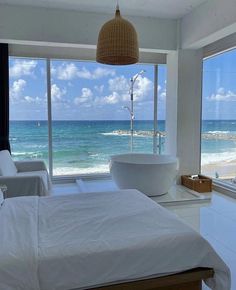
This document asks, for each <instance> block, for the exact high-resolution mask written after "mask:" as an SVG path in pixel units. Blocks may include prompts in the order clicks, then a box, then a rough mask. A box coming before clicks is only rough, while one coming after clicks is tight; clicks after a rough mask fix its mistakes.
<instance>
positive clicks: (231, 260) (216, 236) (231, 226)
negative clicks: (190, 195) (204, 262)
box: [167, 192, 236, 290]
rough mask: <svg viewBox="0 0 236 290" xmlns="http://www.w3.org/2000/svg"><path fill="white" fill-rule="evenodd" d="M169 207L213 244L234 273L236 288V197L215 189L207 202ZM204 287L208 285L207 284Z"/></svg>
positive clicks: (233, 284)
mask: <svg viewBox="0 0 236 290" xmlns="http://www.w3.org/2000/svg"><path fill="white" fill-rule="evenodd" d="M167 208H168V209H169V210H170V211H172V212H174V213H175V214H177V215H178V216H179V217H180V218H181V219H182V220H183V221H184V222H185V223H187V224H188V225H190V226H191V227H192V228H194V229H195V230H197V231H199V232H200V233H201V235H202V236H203V237H204V238H205V239H207V240H208V241H209V242H210V243H211V245H212V246H213V247H214V248H215V250H216V252H217V253H218V254H219V255H220V257H221V258H222V259H223V260H224V262H225V263H226V264H227V265H228V266H229V268H230V270H231V276H232V288H231V290H236V199H233V198H230V197H227V196H225V195H222V194H219V193H217V192H213V193H212V199H211V202H209V203H208V204H204V205H203V204H199V205H197V204H195V205H191V204H189V205H184V206H168V207H167ZM203 289H204V290H207V289H209V288H208V287H206V286H204V287H203ZM222 290H223V289H222Z"/></svg>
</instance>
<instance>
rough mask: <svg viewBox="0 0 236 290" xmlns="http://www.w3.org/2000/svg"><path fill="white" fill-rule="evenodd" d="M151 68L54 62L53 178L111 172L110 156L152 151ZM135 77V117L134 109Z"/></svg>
mask: <svg viewBox="0 0 236 290" xmlns="http://www.w3.org/2000/svg"><path fill="white" fill-rule="evenodd" d="M153 77H154V70H153V66H152V65H132V66H128V67H124V66H113V67H111V66H106V65H100V64H97V63H94V62H80V61H65V60H63V61H62V60H53V61H51V86H52V90H51V94H52V119H53V122H52V132H53V136H52V139H53V174H54V175H62V174H87V173H104V172H108V171H109V167H108V162H109V157H110V156H111V155H113V154H119V153H125V152H129V151H130V150H131V148H130V147H131V134H130V129H131V118H132V116H133V129H134V134H133V151H134V152H152V150H153V145H152V144H153V143H152V142H153V138H152V130H153V81H154V80H153ZM131 78H133V112H132V104H131V89H132V87H131Z"/></svg>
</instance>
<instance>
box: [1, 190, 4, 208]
mask: <svg viewBox="0 0 236 290" xmlns="http://www.w3.org/2000/svg"><path fill="white" fill-rule="evenodd" d="M3 202H4V196H3V192H2V190H1V189H0V206H1V205H2V204H3Z"/></svg>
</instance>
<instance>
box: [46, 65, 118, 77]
mask: <svg viewBox="0 0 236 290" xmlns="http://www.w3.org/2000/svg"><path fill="white" fill-rule="evenodd" d="M51 73H52V75H53V76H56V77H57V78H58V79H60V80H73V79H75V78H82V79H89V80H95V79H100V78H103V77H105V76H114V75H115V71H114V70H113V69H109V68H101V67H98V68H96V69H94V70H92V71H90V70H88V69H87V68H85V67H82V68H79V67H78V66H76V65H75V63H72V62H71V63H62V64H61V65H60V66H58V67H53V68H52V69H51Z"/></svg>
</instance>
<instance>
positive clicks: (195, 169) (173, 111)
mask: <svg viewBox="0 0 236 290" xmlns="http://www.w3.org/2000/svg"><path fill="white" fill-rule="evenodd" d="M167 69H168V73H167V97H166V99H167V104H166V107H167V116H166V131H167V140H166V152H167V153H169V154H172V155H175V156H177V157H178V158H179V175H182V174H198V173H199V170H200V134H201V88H202V50H201V49H200V50H179V51H177V52H174V53H169V54H168V55H167Z"/></svg>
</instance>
